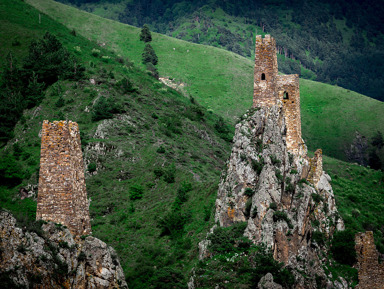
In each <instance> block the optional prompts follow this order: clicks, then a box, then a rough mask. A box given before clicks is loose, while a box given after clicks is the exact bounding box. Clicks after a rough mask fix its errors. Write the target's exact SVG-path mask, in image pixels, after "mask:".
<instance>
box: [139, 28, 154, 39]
mask: <svg viewBox="0 0 384 289" xmlns="http://www.w3.org/2000/svg"><path fill="white" fill-rule="evenodd" d="M140 41H144V42H145V43H148V42H151V41H152V35H151V31H150V30H149V27H148V25H147V24H144V26H143V28H141V33H140Z"/></svg>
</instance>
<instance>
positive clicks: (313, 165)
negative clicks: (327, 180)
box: [306, 149, 323, 187]
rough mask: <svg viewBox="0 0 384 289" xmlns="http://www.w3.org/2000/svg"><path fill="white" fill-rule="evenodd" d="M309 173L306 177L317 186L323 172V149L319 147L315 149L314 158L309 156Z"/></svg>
mask: <svg viewBox="0 0 384 289" xmlns="http://www.w3.org/2000/svg"><path fill="white" fill-rule="evenodd" d="M308 162H309V165H308V173H307V176H306V179H307V180H308V181H309V182H311V183H312V184H313V185H314V186H315V187H317V184H318V182H319V181H320V177H321V175H322V174H323V151H322V150H321V149H318V150H316V151H315V156H314V157H313V158H308Z"/></svg>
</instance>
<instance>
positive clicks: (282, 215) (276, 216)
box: [273, 211, 293, 229]
mask: <svg viewBox="0 0 384 289" xmlns="http://www.w3.org/2000/svg"><path fill="white" fill-rule="evenodd" d="M280 220H282V221H285V222H286V223H287V224H288V227H289V228H290V229H292V228H293V225H292V223H291V220H290V219H289V218H288V216H287V213H286V212H283V211H276V212H274V213H273V221H274V222H278V221H280Z"/></svg>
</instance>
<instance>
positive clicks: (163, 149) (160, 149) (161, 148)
mask: <svg viewBox="0 0 384 289" xmlns="http://www.w3.org/2000/svg"><path fill="white" fill-rule="evenodd" d="M156 152H158V153H159V154H163V153H165V148H164V147H163V146H160V147H159V148H158V149H157V150H156Z"/></svg>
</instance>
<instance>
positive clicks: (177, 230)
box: [158, 210, 190, 238]
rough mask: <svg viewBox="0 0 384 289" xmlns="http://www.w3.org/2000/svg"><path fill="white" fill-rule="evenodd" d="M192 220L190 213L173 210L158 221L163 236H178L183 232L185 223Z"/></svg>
mask: <svg viewBox="0 0 384 289" xmlns="http://www.w3.org/2000/svg"><path fill="white" fill-rule="evenodd" d="M189 220H190V214H189V213H182V212H181V211H179V210H178V211H171V212H170V213H168V214H167V215H166V216H165V217H164V218H161V219H160V220H159V221H158V226H159V227H160V228H161V234H160V235H161V236H171V237H172V238H176V237H178V236H180V235H181V234H182V233H183V230H184V226H185V224H187V223H188V221H189Z"/></svg>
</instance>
